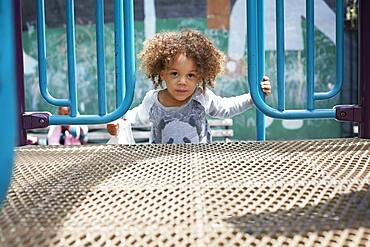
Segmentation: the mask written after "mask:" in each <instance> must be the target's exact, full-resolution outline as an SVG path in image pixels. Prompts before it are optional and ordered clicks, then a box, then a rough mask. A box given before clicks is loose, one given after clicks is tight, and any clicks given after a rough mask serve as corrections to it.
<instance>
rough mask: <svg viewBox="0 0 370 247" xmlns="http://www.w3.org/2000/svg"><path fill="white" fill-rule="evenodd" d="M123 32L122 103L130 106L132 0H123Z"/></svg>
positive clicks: (132, 35) (133, 88)
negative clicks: (123, 79) (123, 89)
mask: <svg viewBox="0 0 370 247" xmlns="http://www.w3.org/2000/svg"><path fill="white" fill-rule="evenodd" d="M123 9H124V32H125V40H124V44H125V48H124V50H125V80H126V81H125V82H126V83H125V85H126V90H125V95H124V104H125V105H128V106H130V105H131V103H132V99H133V96H134V95H133V93H134V91H135V71H136V68H135V41H134V4H133V1H132V0H124V6H123Z"/></svg>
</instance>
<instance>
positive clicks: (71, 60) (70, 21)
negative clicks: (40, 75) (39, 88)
mask: <svg viewBox="0 0 370 247" xmlns="http://www.w3.org/2000/svg"><path fill="white" fill-rule="evenodd" d="M66 11H67V13H66V15H67V51H68V54H67V57H68V88H69V100H70V106H69V108H70V115H71V116H72V117H76V116H77V85H76V51H75V50H76V47H75V46H76V42H75V14H74V11H75V8H74V0H67V8H66Z"/></svg>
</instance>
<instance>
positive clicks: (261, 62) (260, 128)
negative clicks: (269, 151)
mask: <svg viewBox="0 0 370 247" xmlns="http://www.w3.org/2000/svg"><path fill="white" fill-rule="evenodd" d="M257 12H258V17H257V26H258V27H257V30H258V33H257V36H258V56H257V61H258V80H259V81H260V82H261V81H262V78H263V76H264V74H265V27H264V18H265V11H264V0H259V1H257ZM259 93H260V95H261V97H262V98H263V99H264V94H263V92H262V89H261V87H260V88H259ZM265 120H266V119H265V115H264V114H263V113H262V112H261V111H260V110H259V109H256V126H257V136H256V137H257V141H264V140H265V139H266V131H265V126H266V124H265V122H266V121H265Z"/></svg>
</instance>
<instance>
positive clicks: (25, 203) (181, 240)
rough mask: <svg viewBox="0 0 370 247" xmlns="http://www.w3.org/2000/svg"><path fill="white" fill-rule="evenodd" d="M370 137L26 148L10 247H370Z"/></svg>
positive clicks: (7, 230) (9, 204) (14, 188)
mask: <svg viewBox="0 0 370 247" xmlns="http://www.w3.org/2000/svg"><path fill="white" fill-rule="evenodd" d="M369 185H370V141H365V140H359V139H338V140H320V141H290V142H264V143H259V142H245V143H215V144H211V145H133V146H108V145H99V146H81V147H68V148H65V147H42V148H39V147H25V148H18V149H17V150H16V165H15V172H14V177H13V181H12V185H11V188H10V191H9V194H8V196H7V200H6V202H5V204H4V208H3V210H2V212H1V213H0V227H1V228H0V246H54V245H56V246H89V245H92V246H96V245H97V246H266V245H267V246H300V245H302V246H303V245H306V246H316V245H317V246H370V188H369Z"/></svg>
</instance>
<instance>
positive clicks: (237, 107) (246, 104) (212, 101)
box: [204, 89, 253, 118]
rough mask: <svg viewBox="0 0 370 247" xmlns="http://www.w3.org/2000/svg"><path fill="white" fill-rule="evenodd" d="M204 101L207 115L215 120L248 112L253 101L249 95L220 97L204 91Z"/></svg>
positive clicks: (209, 91) (207, 90)
mask: <svg viewBox="0 0 370 247" xmlns="http://www.w3.org/2000/svg"><path fill="white" fill-rule="evenodd" d="M204 100H205V106H206V111H207V114H208V115H210V116H212V117H216V118H229V117H233V116H235V115H238V114H240V113H242V112H244V111H246V110H248V109H249V108H250V107H251V106H252V105H253V101H252V98H251V96H250V94H249V93H247V94H242V95H239V96H234V97H220V96H217V95H215V94H214V93H213V92H212V91H211V90H209V89H206V91H205V93H204Z"/></svg>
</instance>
